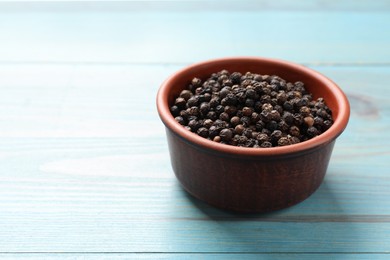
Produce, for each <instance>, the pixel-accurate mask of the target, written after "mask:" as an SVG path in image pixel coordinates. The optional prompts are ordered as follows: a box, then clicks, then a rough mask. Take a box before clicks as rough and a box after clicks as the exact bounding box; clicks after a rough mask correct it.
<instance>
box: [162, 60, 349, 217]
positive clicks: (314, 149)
mask: <svg viewBox="0 0 390 260" xmlns="http://www.w3.org/2000/svg"><path fill="white" fill-rule="evenodd" d="M223 69H226V70H228V71H230V72H234V71H238V72H241V73H245V72H247V71H250V72H252V73H259V74H268V75H278V76H280V77H282V78H284V79H285V80H287V81H290V82H295V81H302V82H304V83H305V87H306V89H307V90H308V91H309V92H310V93H312V95H313V98H318V97H323V98H324V100H325V102H326V104H327V105H328V107H329V108H330V109H331V110H332V112H333V119H334V124H333V125H332V126H331V127H330V128H329V129H328V130H327V131H325V132H324V133H322V134H321V135H319V136H317V137H315V138H312V139H310V140H308V141H304V142H301V143H298V144H293V145H289V146H283V147H272V148H246V147H236V146H231V145H226V144H220V143H217V142H213V141H210V140H207V139H205V138H202V137H200V136H198V135H196V134H194V133H192V132H190V131H188V130H186V129H185V128H184V127H183V126H181V125H180V124H179V123H177V122H176V121H175V120H174V117H173V116H172V115H171V113H170V106H171V105H172V104H173V102H174V100H175V98H176V97H177V96H178V95H179V93H180V92H181V90H183V89H185V88H187V86H188V84H189V83H190V82H191V80H192V78H194V77H198V78H201V79H203V80H204V79H206V78H208V77H209V76H210V75H211V74H212V73H215V72H218V71H221V70H223ZM157 110H158V113H159V116H160V118H161V120H162V122H163V123H164V124H165V127H166V135H167V140H168V146H169V152H170V158H171V164H172V168H173V171H174V173H175V175H176V177H177V179H178V180H179V182H180V183H181V185H182V186H183V188H184V189H185V190H186V191H188V192H189V193H190V194H192V195H193V196H194V197H196V198H198V199H200V200H202V201H205V202H207V203H209V204H211V205H213V206H216V207H219V208H222V209H228V210H234V211H241V212H266V211H272V210H277V209H282V208H286V207H289V206H292V205H294V204H296V203H298V202H301V201H303V200H304V199H306V198H307V197H309V196H310V195H311V194H312V193H313V192H314V191H315V190H316V189H317V188H318V187H319V186H320V184H321V182H322V180H323V179H324V176H325V173H326V170H327V167H328V163H329V159H330V157H331V154H332V150H333V146H334V144H335V141H336V138H337V137H338V136H339V135H340V134H341V133H342V132H343V131H344V129H345V127H346V126H347V123H348V119H349V113H350V108H349V103H348V100H347V98H346V96H345V94H344V93H343V92H342V91H341V90H340V88H339V87H338V86H337V85H336V84H335V83H334V82H333V81H331V80H330V79H328V78H327V77H325V76H323V75H322V74H320V73H318V72H316V71H314V70H312V69H309V68H307V67H304V66H302V65H298V64H295V63H291V62H287V61H282V60H276V59H269V58H257V57H233V58H222V59H214V60H209V61H205V62H201V63H197V64H194V65H191V66H189V67H186V68H184V69H182V70H180V71H178V72H176V73H174V74H173V75H172V76H170V77H169V78H168V79H167V80H166V81H165V82H164V83H163V84H162V85H161V87H160V89H159V91H158V94H157Z"/></svg>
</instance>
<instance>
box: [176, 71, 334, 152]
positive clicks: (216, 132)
mask: <svg viewBox="0 0 390 260" xmlns="http://www.w3.org/2000/svg"><path fill="white" fill-rule="evenodd" d="M171 113H172V115H173V116H174V117H175V120H176V121H177V122H178V123H179V124H181V125H183V126H184V127H185V128H186V129H188V130H189V131H191V132H194V133H196V134H198V135H199V136H201V137H204V138H207V139H209V140H213V141H215V142H219V143H224V144H229V145H235V146H243V147H256V148H261V147H262V148H267V147H275V146H285V145H291V144H296V143H299V142H303V141H306V140H308V139H311V138H313V137H315V136H317V135H319V134H321V133H323V132H324V131H326V130H327V129H328V128H329V127H330V126H331V125H332V124H333V119H332V111H331V110H330V109H329V108H328V107H327V106H326V105H325V102H324V100H323V98H318V99H317V100H313V98H312V95H311V94H310V93H308V92H307V91H306V89H305V87H304V84H303V83H302V82H300V81H297V82H295V83H291V82H287V81H286V80H284V79H282V78H280V77H279V76H275V75H272V76H270V75H260V74H254V73H250V72H247V73H245V74H241V73H239V72H233V73H229V72H228V71H226V70H222V71H220V72H218V73H213V74H212V75H211V77H210V78H208V79H207V80H206V81H204V82H203V81H202V80H201V79H199V78H194V79H193V80H192V81H191V83H190V84H189V86H188V89H185V90H183V91H182V92H181V93H180V95H179V97H177V98H176V99H175V101H174V104H173V106H172V107H171Z"/></svg>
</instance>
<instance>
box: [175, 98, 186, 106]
mask: <svg viewBox="0 0 390 260" xmlns="http://www.w3.org/2000/svg"><path fill="white" fill-rule="evenodd" d="M185 105H186V100H185V99H184V98H182V97H178V98H176V100H175V106H177V107H178V108H184V107H185Z"/></svg>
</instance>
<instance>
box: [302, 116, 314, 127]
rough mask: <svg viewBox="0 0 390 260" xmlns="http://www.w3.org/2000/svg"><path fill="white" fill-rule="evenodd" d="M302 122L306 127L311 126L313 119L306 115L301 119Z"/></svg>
mask: <svg viewBox="0 0 390 260" xmlns="http://www.w3.org/2000/svg"><path fill="white" fill-rule="evenodd" d="M303 123H304V124H305V125H306V126H307V127H311V126H313V124H314V119H313V118H312V117H311V116H307V117H305V118H304V119H303Z"/></svg>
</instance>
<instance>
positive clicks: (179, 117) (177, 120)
mask: <svg viewBox="0 0 390 260" xmlns="http://www.w3.org/2000/svg"><path fill="white" fill-rule="evenodd" d="M175 121H176V122H178V123H179V124H181V125H185V121H184V119H183V117H181V116H177V117H175Z"/></svg>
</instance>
